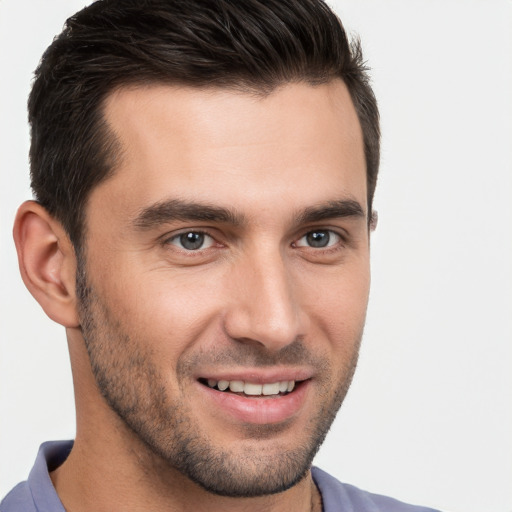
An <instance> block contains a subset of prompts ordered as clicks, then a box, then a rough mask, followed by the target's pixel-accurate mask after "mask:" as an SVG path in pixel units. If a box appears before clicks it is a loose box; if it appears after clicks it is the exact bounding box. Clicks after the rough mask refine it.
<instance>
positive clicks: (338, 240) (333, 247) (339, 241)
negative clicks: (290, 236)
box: [163, 228, 346, 256]
mask: <svg viewBox="0 0 512 512" xmlns="http://www.w3.org/2000/svg"><path fill="white" fill-rule="evenodd" d="M320 233H323V234H327V235H328V239H327V244H328V245H326V246H323V247H314V246H311V245H300V244H299V242H300V241H301V240H303V239H306V237H308V236H310V235H313V234H320ZM187 235H196V236H197V235H199V236H202V237H203V238H208V239H210V240H211V242H210V243H209V245H208V247H203V245H204V242H203V243H201V244H200V246H199V247H198V248H196V249H187V248H185V247H183V240H181V243H180V244H181V247H180V246H179V245H178V244H175V243H173V242H175V241H178V242H180V239H182V237H183V236H187ZM333 236H334V239H335V242H334V243H332V244H331V243H330V242H331V239H332V238H333ZM216 243H217V244H219V245H222V244H220V243H219V242H217V240H216V238H215V237H214V236H212V235H211V234H209V233H208V232H207V231H204V230H201V229H190V230H188V231H182V232H180V233H177V234H175V235H173V236H171V237H167V238H165V240H164V241H163V245H166V246H168V245H174V246H176V247H177V248H178V249H179V250H180V251H181V252H183V253H185V254H187V255H190V256H192V255H195V254H200V253H202V252H203V251H206V250H208V249H210V248H211V247H212V246H214V245H215V244H216ZM345 243H346V237H345V236H344V235H342V234H341V233H340V232H338V231H335V230H333V229H328V228H318V229H311V230H309V231H307V232H306V233H304V234H303V235H302V236H301V237H300V238H297V239H296V240H295V241H294V242H293V243H292V244H291V245H292V247H294V248H300V247H304V248H306V249H312V250H313V251H315V252H316V251H318V252H320V251H322V252H323V253H329V252H335V251H337V250H339V249H340V246H341V247H343V246H344V245H345ZM329 244H330V245H329Z"/></svg>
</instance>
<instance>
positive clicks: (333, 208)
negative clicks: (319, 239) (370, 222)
mask: <svg viewBox="0 0 512 512" xmlns="http://www.w3.org/2000/svg"><path fill="white" fill-rule="evenodd" d="M343 217H355V218H362V219H366V213H365V211H364V210H363V207H362V206H361V205H360V204H359V203H358V202H357V201H355V200H354V199H342V200H339V201H328V202H327V203H324V204H320V205H318V206H310V207H308V208H306V209H305V210H304V211H302V212H301V213H300V214H299V216H298V220H297V223H298V224H308V223H311V222H319V221H322V220H327V219H340V218H343Z"/></svg>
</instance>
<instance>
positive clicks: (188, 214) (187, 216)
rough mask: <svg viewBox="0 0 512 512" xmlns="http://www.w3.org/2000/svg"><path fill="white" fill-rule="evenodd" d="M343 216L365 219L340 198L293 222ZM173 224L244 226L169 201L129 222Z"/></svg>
mask: <svg viewBox="0 0 512 512" xmlns="http://www.w3.org/2000/svg"><path fill="white" fill-rule="evenodd" d="M343 217H358V218H365V217H366V214H365V212H364V210H363V208H362V206H361V205H360V204H359V203H358V202H357V201H355V200H353V199H342V200H338V201H328V202H327V203H323V204H320V205H316V206H310V207H307V208H305V209H304V210H302V211H300V212H299V213H298V214H297V215H296V220H295V223H296V224H298V225H300V224H308V223H311V222H319V221H322V220H326V219H336V218H343ZM173 221H199V222H218V223H223V224H230V225H233V226H241V225H243V224H245V223H246V219H245V216H244V215H242V214H241V213H238V212H236V211H235V210H233V209H230V208H225V207H221V206H215V205H211V204H208V203H197V202H194V201H185V200H182V199H170V200H167V201H161V202H158V203H155V204H152V205H150V206H148V207H146V208H144V209H142V210H141V211H140V212H139V213H138V214H137V216H136V217H135V219H134V220H133V224H134V226H135V227H136V228H138V229H141V230H149V229H152V228H155V227H156V226H159V225H161V224H165V223H169V222H173Z"/></svg>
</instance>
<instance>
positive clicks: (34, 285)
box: [13, 201, 79, 327]
mask: <svg viewBox="0 0 512 512" xmlns="http://www.w3.org/2000/svg"><path fill="white" fill-rule="evenodd" d="M13 235H14V242H15V244H16V250H17V252H18V262H19V266H20V272H21V277H22V279H23V282H24V283H25V286H26V287H27V288H28V290H29V291H30V293H31V294H32V295H33V296H34V298H35V299H36V300H37V302H39V304H40V305H41V307H42V308H43V309H44V311H45V313H46V314H47V315H48V316H49V317H50V318H51V319H52V320H54V321H55V322H57V323H59V324H61V325H63V326H65V327H77V326H78V325H79V321H78V314H77V308H76V295H75V273H76V258H75V252H74V249H73V245H72V244H71V241H70V240H69V237H68V236H67V234H66V232H65V231H64V229H63V228H62V225H61V224H60V223H59V222H58V221H57V220H55V219H54V218H53V217H52V216H51V215H50V214H49V213H48V212H47V211H46V210H45V209H44V208H43V207H42V206H41V205H40V204H38V203H36V202H35V201H26V202H25V203H23V204H22V205H21V206H20V208H19V209H18V213H17V215H16V220H15V222H14V229H13Z"/></svg>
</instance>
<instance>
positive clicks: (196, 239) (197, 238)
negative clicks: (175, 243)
mask: <svg viewBox="0 0 512 512" xmlns="http://www.w3.org/2000/svg"><path fill="white" fill-rule="evenodd" d="M180 243H181V245H182V246H183V247H184V248H185V249H188V250H190V251H193V250H196V249H199V248H200V247H201V246H202V245H203V243H204V235H203V234H202V233H183V235H180Z"/></svg>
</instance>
